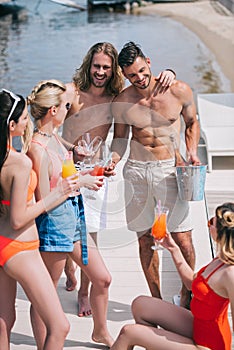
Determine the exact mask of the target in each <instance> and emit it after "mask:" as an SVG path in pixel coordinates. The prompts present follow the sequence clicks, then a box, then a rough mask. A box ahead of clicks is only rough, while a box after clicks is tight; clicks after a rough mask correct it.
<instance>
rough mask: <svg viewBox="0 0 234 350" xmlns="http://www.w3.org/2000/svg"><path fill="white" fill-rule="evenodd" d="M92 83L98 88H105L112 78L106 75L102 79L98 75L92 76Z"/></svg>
mask: <svg viewBox="0 0 234 350" xmlns="http://www.w3.org/2000/svg"><path fill="white" fill-rule="evenodd" d="M90 81H91V84H92V85H93V86H95V87H96V88H103V87H106V86H107V84H108V83H109V81H110V78H109V79H108V78H107V77H106V76H105V77H104V78H102V79H100V80H99V79H98V78H97V77H90Z"/></svg>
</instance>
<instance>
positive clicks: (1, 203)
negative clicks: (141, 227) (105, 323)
mask: <svg viewBox="0 0 234 350" xmlns="http://www.w3.org/2000/svg"><path fill="white" fill-rule="evenodd" d="M0 111H1V112H0V227H1V231H0V349H4V350H5V349H9V341H10V332H11V329H12V327H13V325H14V322H15V318H16V313H15V299H16V284H17V282H19V283H20V284H21V286H22V287H23V289H24V291H25V293H26V295H27V296H28V298H29V300H30V302H31V303H32V304H33V305H34V307H35V308H36V309H37V311H38V313H39V314H40V316H41V318H42V319H43V320H44V323H45V324H46V330H47V336H46V340H45V343H44V346H43V349H44V350H55V349H56V350H59V349H63V345H64V340H65V337H66V335H67V333H68V331H69V323H68V321H67V319H66V317H65V315H64V313H63V310H62V307H61V305H60V302H59V299H58V296H57V293H56V290H55V288H54V285H53V283H52V280H51V278H50V275H49V274H48V271H47V269H46V267H45V265H44V264H43V261H42V259H41V255H40V253H39V249H38V247H39V240H38V232H37V228H36V224H35V221H34V219H35V218H36V217H37V216H38V215H40V214H41V213H43V212H44V211H45V210H49V209H51V208H53V207H54V206H57V205H58V204H60V203H61V202H63V201H65V200H66V199H67V198H68V196H69V195H70V194H71V192H72V191H74V190H76V189H77V188H78V187H79V183H78V182H77V180H76V179H74V178H75V177H74V176H73V177H70V178H67V179H65V180H63V181H61V182H60V184H59V186H57V187H56V189H54V190H53V191H52V192H50V194H49V195H48V196H46V197H45V198H44V200H41V201H38V202H37V203H35V201H34V198H33V192H34V190H35V187H36V184H37V178H36V174H35V172H33V171H32V162H31V160H30V159H29V158H28V157H27V156H26V155H25V154H24V153H23V152H22V153H19V152H16V151H15V150H14V149H13V147H12V138H13V137H14V136H21V137H24V136H26V135H28V136H29V133H28V131H29V129H30V128H29V126H30V119H29V117H28V111H27V105H26V101H25V100H24V98H23V97H22V96H19V95H15V94H14V93H12V92H10V91H7V90H2V91H0ZM25 141H26V143H25V145H26V144H28V142H27V141H29V140H28V139H27V140H26V139H25ZM32 276H34V278H32Z"/></svg>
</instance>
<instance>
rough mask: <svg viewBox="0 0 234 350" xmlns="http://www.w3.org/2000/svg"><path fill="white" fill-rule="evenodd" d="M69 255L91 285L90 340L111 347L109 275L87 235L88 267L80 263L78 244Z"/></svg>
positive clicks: (77, 243) (78, 243)
mask: <svg viewBox="0 0 234 350" xmlns="http://www.w3.org/2000/svg"><path fill="white" fill-rule="evenodd" d="M70 255H71V257H72V259H73V260H74V261H75V262H76V263H77V264H78V265H79V266H80V267H81V268H82V269H83V271H84V272H85V273H86V275H87V276H88V278H89V279H90V281H91V283H92V285H91V290H90V304H91V308H92V316H93V322H94V329H93V334H92V339H93V340H94V341H95V342H97V343H104V344H106V345H108V346H111V345H112V343H113V339H112V337H111V336H110V334H109V332H108V329H107V306H108V289H109V285H110V283H111V276H110V273H109V272H108V270H107V268H106V266H105V264H104V262H103V260H102V257H101V255H100V253H99V251H98V249H97V247H96V245H95V243H94V242H93V240H92V238H91V237H90V235H88V257H89V262H88V265H83V264H82V262H81V247H80V242H76V243H75V245H74V250H73V252H72V253H71V254H70Z"/></svg>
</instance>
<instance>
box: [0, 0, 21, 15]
mask: <svg viewBox="0 0 234 350" xmlns="http://www.w3.org/2000/svg"><path fill="white" fill-rule="evenodd" d="M22 9H23V6H20V5H18V4H16V2H15V1H14V0H0V17H1V16H5V15H8V14H15V13H17V12H19V11H20V10H22Z"/></svg>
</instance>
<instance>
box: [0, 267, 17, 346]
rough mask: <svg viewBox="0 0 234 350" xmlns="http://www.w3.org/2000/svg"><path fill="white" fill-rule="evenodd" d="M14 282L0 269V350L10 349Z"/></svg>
mask: <svg viewBox="0 0 234 350" xmlns="http://www.w3.org/2000/svg"><path fill="white" fill-rule="evenodd" d="M15 298H16V281H15V280H14V279H13V278H11V277H10V276H8V275H7V274H6V272H5V271H4V269H3V268H2V267H0V349H5V350H7V349H10V332H11V329H12V327H13V325H14V323H15Z"/></svg>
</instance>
